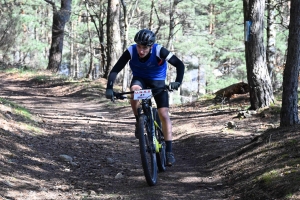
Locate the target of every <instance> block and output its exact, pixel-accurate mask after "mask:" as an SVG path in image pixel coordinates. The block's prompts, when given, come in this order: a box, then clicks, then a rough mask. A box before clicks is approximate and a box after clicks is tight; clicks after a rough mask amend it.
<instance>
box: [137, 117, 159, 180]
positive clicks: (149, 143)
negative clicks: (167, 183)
mask: <svg viewBox="0 0 300 200" xmlns="http://www.w3.org/2000/svg"><path fill="white" fill-rule="evenodd" d="M149 129H150V125H149V124H148V120H147V116H146V115H144V114H142V115H140V117H139V124H138V134H139V144H140V153H141V160H142V166H143V170H144V175H145V178H146V181H147V183H148V185H150V186H153V185H156V183H157V164H156V153H155V148H154V144H153V140H150V139H149V138H150V137H149V136H148V134H150V133H149Z"/></svg>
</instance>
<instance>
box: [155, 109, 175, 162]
mask: <svg viewBox="0 0 300 200" xmlns="http://www.w3.org/2000/svg"><path fill="white" fill-rule="evenodd" d="M158 114H159V118H160V121H161V123H162V130H163V133H164V137H165V142H166V156H167V165H168V166H172V164H174V162H175V158H174V154H173V152H172V142H173V136H172V123H171V119H170V116H169V108H167V107H163V108H159V109H158Z"/></svg>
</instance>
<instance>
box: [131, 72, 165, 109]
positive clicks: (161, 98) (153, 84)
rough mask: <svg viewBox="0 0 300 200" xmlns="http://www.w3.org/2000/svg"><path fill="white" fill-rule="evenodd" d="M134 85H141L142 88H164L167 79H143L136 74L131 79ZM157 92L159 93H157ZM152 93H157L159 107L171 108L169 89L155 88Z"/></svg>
mask: <svg viewBox="0 0 300 200" xmlns="http://www.w3.org/2000/svg"><path fill="white" fill-rule="evenodd" d="M133 85H139V86H140V87H141V88H142V89H147V88H162V87H164V86H165V85H166V84H165V81H164V80H149V79H143V78H140V77H136V76H134V77H133V78H132V80H131V83H130V87H131V86H133ZM156 93H157V94H156ZM152 94H154V95H155V94H156V95H155V96H154V99H155V102H156V105H157V108H164V107H166V108H169V95H168V91H165V90H154V91H152Z"/></svg>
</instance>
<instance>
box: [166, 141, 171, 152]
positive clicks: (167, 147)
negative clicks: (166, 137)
mask: <svg viewBox="0 0 300 200" xmlns="http://www.w3.org/2000/svg"><path fill="white" fill-rule="evenodd" d="M166 152H172V140H171V141H166Z"/></svg>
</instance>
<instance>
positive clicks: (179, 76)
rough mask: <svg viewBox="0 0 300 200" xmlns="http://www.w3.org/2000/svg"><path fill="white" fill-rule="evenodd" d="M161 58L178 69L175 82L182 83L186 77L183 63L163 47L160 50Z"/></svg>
mask: <svg viewBox="0 0 300 200" xmlns="http://www.w3.org/2000/svg"><path fill="white" fill-rule="evenodd" d="M160 57H161V58H162V59H164V60H166V61H168V63H170V64H171V65H173V66H174V67H176V74H177V75H176V79H175V82H179V83H180V84H181V83H182V80H183V75H184V64H183V62H182V61H181V60H180V59H179V58H178V57H177V56H175V55H174V54H172V53H171V52H170V51H168V50H167V49H166V48H164V47H162V48H161V50H160Z"/></svg>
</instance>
